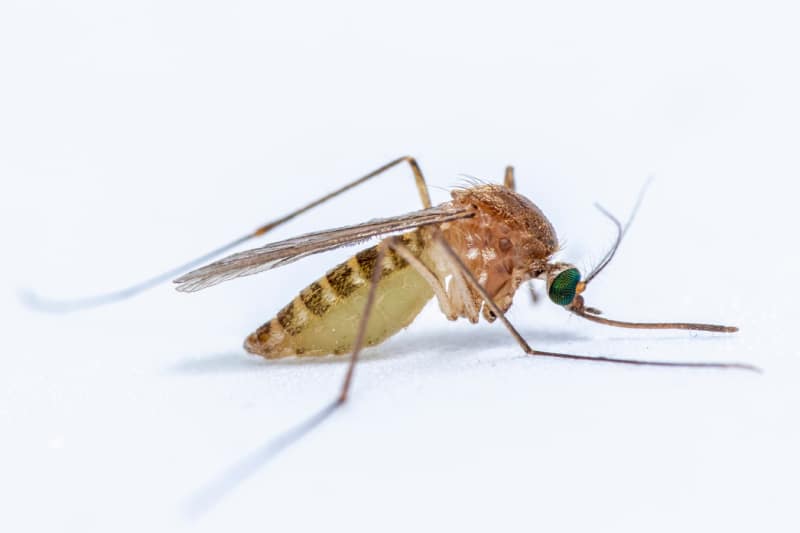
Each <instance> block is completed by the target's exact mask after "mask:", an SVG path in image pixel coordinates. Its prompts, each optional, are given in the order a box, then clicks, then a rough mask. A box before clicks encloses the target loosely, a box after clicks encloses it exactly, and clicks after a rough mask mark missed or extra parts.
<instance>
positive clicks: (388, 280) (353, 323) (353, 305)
mask: <svg viewBox="0 0 800 533" xmlns="http://www.w3.org/2000/svg"><path fill="white" fill-rule="evenodd" d="M401 240H402V242H403V244H404V245H405V246H406V247H407V248H408V249H409V251H411V253H412V254H414V255H415V256H416V257H419V256H420V255H422V252H423V242H422V239H421V236H420V234H419V232H417V231H413V232H410V233H406V234H404V235H402V236H401ZM376 258H377V247H372V248H367V249H366V250H363V251H361V252H359V253H357V254H356V255H355V256H353V257H351V258H350V259H348V260H347V261H345V262H344V263H342V264H340V265H339V266H337V267H336V268H334V269H332V270H330V271H329V272H328V273H327V274H325V275H324V276H323V277H321V278H320V279H318V280H317V281H315V282H314V283H312V284H311V285H309V286H308V287H306V288H305V289H303V291H302V292H301V293H300V295H299V296H297V298H295V299H294V300H292V302H290V303H289V305H287V306H286V307H284V308H283V309H281V310H280V311H279V312H278V315H277V316H276V317H275V318H273V319H272V320H270V321H269V322H267V323H266V324H264V325H263V326H261V327H260V328H258V329H257V330H256V331H255V332H254V333H253V334H251V335H250V336H249V337H248V338H247V340H246V341H245V344H244V347H245V349H246V350H247V351H248V352H251V353H254V354H258V355H262V356H264V357H267V358H269V359H274V358H278V357H286V356H289V355H327V354H340V353H347V352H349V351H351V350H352V348H353V344H354V343H355V337H356V334H357V331H358V325H359V322H360V320H361V316H362V314H363V312H364V305H365V304H366V301H367V293H368V291H369V284H370V279H371V277H372V272H373V269H374V268H375V261H376ZM385 258H386V259H384V266H383V270H382V273H381V278H380V281H379V282H378V288H377V293H376V297H375V304H374V306H373V309H372V313H371V315H370V320H369V322H368V324H367V335H366V344H367V345H375V344H379V343H381V342H383V341H384V340H386V339H387V338H389V337H391V336H392V335H394V334H395V333H397V332H398V331H400V330H401V329H403V328H404V327H406V326H408V325H409V324H410V323H411V321H412V320H414V318H415V317H416V316H417V315H418V314H419V312H420V311H421V310H422V308H423V307H424V306H425V304H426V303H427V302H428V300H430V299H431V298H432V297H433V291H432V290H431V288H430V286H429V285H428V283H427V282H426V281H425V280H424V279H423V278H422V276H420V275H419V274H418V273H417V271H416V270H414V269H413V268H412V267H411V266H409V265H408V263H406V262H405V261H404V260H403V259H401V258H400V257H398V256H397V255H396V254H395V253H394V252H392V251H389V252H387V254H386V255H385Z"/></svg>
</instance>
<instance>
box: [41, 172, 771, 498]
mask: <svg viewBox="0 0 800 533" xmlns="http://www.w3.org/2000/svg"><path fill="white" fill-rule="evenodd" d="M402 163H407V164H408V165H409V166H410V167H411V170H412V171H413V173H414V178H415V180H416V185H417V190H418V192H419V196H420V199H421V201H422V204H423V209H422V210H420V211H416V212H412V213H408V214H405V215H400V216H395V217H390V218H385V219H377V220H372V221H368V222H364V223H361V224H356V225H353V226H346V227H342V228H336V229H331V230H324V231H319V232H315V233H309V234H306V235H301V236H299V237H295V238H292V239H287V240H285V241H279V242H274V243H271V244H267V245H265V246H262V247H260V248H255V249H252V250H247V251H244V252H239V253H236V254H233V255H231V256H228V257H226V258H224V259H221V260H219V261H216V262H214V263H211V264H209V265H206V266H203V267H201V268H197V269H195V270H192V271H190V272H188V273H187V274H183V275H181V276H180V277H179V278H178V279H176V280H175V282H176V283H178V290H180V291H183V292H192V291H196V290H200V289H204V288H206V287H209V286H212V285H215V284H217V283H221V282H223V281H227V280H230V279H233V278H237V277H241V276H247V275H252V274H256V273H258V272H262V271H264V270H270V269H272V268H276V267H279V266H284V265H287V264H289V263H291V262H293V261H296V260H298V259H300V258H303V257H306V256H309V255H312V254H317V253H321V252H325V251H328V250H332V249H335V248H339V247H341V246H346V245H352V244H357V243H361V242H363V241H365V240H367V239H370V238H373V237H382V240H381V241H380V242H379V243H378V244H377V245H376V246H373V247H370V248H367V249H365V250H362V251H360V252H358V253H356V254H355V255H354V256H352V257H351V258H350V259H348V260H347V261H345V262H344V263H342V264H340V265H338V266H337V267H335V268H333V269H331V270H329V271H328V272H327V273H326V274H325V275H324V276H322V277H321V278H319V279H318V280H317V281H315V282H313V283H311V284H310V285H309V286H308V287H306V288H305V289H304V290H303V291H301V292H300V294H299V295H298V296H297V297H296V298H295V299H294V300H293V301H292V302H290V303H289V304H288V305H287V306H285V307H284V308H283V309H281V310H280V311H279V312H278V313H277V315H276V316H275V318H273V319H272V320H270V321H268V322H266V323H265V324H264V325H262V326H261V327H259V328H258V329H257V330H256V331H255V332H253V333H252V334H251V335H250V336H248V337H247V339H246V341H245V349H246V350H247V351H249V352H252V353H255V354H258V355H261V356H264V357H266V358H268V359H274V358H280V357H286V356H291V355H297V356H319V355H326V354H342V353H349V354H350V359H349V365H348V367H347V373H346V374H345V379H344V382H343V384H342V386H341V389H340V392H339V394H338V395H337V397H336V398H335V400H334V401H333V402H332V403H331V404H330V405H329V406H327V407H326V408H325V409H323V410H322V411H320V412H319V413H318V414H317V415H315V416H314V417H312V418H310V419H308V420H307V421H306V422H305V423H303V424H301V425H300V426H298V427H296V428H295V429H293V430H292V431H290V432H287V433H286V434H284V435H283V436H281V437H280V438H278V439H276V440H275V442H274V447H271V448H270V450H272V451H270V455H273V454H274V453H277V452H278V451H279V450H280V449H282V448H283V447H285V446H286V445H287V444H288V443H290V442H292V441H294V440H296V439H298V438H300V437H301V436H302V435H304V434H305V433H307V432H308V431H310V430H311V429H312V428H314V427H315V426H316V425H318V424H319V423H320V422H322V421H323V420H325V419H326V418H327V417H328V416H330V414H331V413H333V412H334V410H335V409H336V408H338V407H339V406H341V405H342V404H343V403H344V402H345V400H346V399H347V397H348V391H349V390H350V385H351V382H352V378H353V371H354V369H355V366H356V363H357V361H358V356H359V353H360V351H361V349H362V348H363V347H364V346H367V345H375V344H378V343H380V342H382V341H384V340H385V339H387V338H388V337H390V336H392V335H394V334H395V333H397V332H398V331H399V330H401V329H402V328H404V327H406V326H407V325H409V324H410V323H411V322H412V321H413V320H414V318H415V317H416V316H417V314H418V313H419V312H420V311H421V310H422V308H423V307H424V306H425V304H426V303H427V302H428V301H429V300H430V299H431V298H434V297H435V298H436V299H437V301H438V304H439V307H440V309H441V310H442V312H443V313H444V315H445V316H446V317H447V318H448V319H450V320H456V319H458V318H462V317H463V318H466V319H467V320H469V321H470V322H473V323H475V322H478V320H479V318H480V317H481V316H483V317H484V319H485V320H487V321H489V322H493V321H495V320H498V319H499V320H500V321H501V322H502V323H503V325H504V326H505V327H506V329H508V331H509V333H511V335H512V336H513V337H514V339H515V340H516V341H517V343H518V344H519V345H520V347H521V348H522V350H523V351H524V352H525V353H526V354H528V355H532V356H544V357H558V358H564V359H574V360H583V361H599V362H610V363H620V364H628V365H650V366H666V367H670V366H671V367H695V368H696V367H705V368H726V369H732V368H735V369H744V370H755V371H758V368H756V367H754V366H752V365H748V364H742V363H707V362H678V361H644V360H639V359H626V358H619V357H603V356H589V355H575V354H565V353H556V352H548V351H541V350H536V349H533V348H532V347H531V346H530V345H529V344H528V343H527V341H526V340H525V339H524V338H523V337H522V335H520V334H519V332H518V331H517V330H516V328H515V327H514V326H513V325H512V324H511V322H509V320H508V318H507V317H506V316H505V312H506V311H507V310H508V309H509V307H510V306H511V303H512V300H513V297H514V294H515V292H516V291H517V290H518V289H519V288H520V286H521V285H522V284H523V283H525V282H527V281H529V280H544V281H545V282H546V284H547V293H548V296H549V298H550V300H551V301H553V302H554V303H555V304H557V305H559V306H562V307H563V308H564V309H566V310H567V311H569V312H571V313H573V314H575V315H578V316H580V317H582V318H585V319H587V320H591V321H594V322H598V323H602V324H606V325H611V326H618V327H625V328H640V329H687V330H701V331H712V332H725V333H730V332H734V331H737V328H735V327H730V326H717V325H712V324H692V323H678V322H663V323H641V322H623V321H619V320H612V319H608V318H605V317H603V316H600V315H601V312H600V311H599V310H597V309H595V308H593V307H588V306H586V305H585V304H584V299H583V293H584V291H585V290H586V288H587V286H588V285H589V283H591V281H592V280H593V279H594V278H595V277H596V276H597V275H598V274H599V273H600V272H601V271H602V270H603V269H604V268H605V267H606V266H607V265H608V264H609V262H610V261H611V259H612V258H613V257H614V254H615V252H616V250H617V249H618V247H619V244H620V242H621V240H622V237H623V236H624V234H625V232H626V230H627V228H628V225H629V224H630V221H629V222H628V224H626V225H625V226H623V225H622V224H620V223H619V221H617V219H616V218H614V217H613V216H612V215H611V214H610V213H608V212H607V211H605V210H604V209H603V208H602V207H600V206H597V207H598V208H599V209H600V210H601V212H603V214H605V215H606V216H608V217H609V218H610V219H611V221H612V222H613V223H614V224H615V225H616V227H617V239H616V242H615V244H614V246H613V247H612V249H611V250H610V251H609V252H608V253H607V254H606V256H605V257H604V258H603V260H602V261H601V262H600V264H599V265H598V266H597V267H596V268H594V269H593V270H592V271H591V272H590V273H589V274H588V275H587V276H586V277H585V278H582V276H581V273H580V272H579V271H578V269H577V268H575V267H574V266H573V265H571V264H568V263H561V262H553V261H552V258H553V255H554V254H555V252H556V251H557V249H558V241H557V238H556V233H555V231H554V229H553V227H552V225H551V224H550V222H549V221H548V220H547V218H546V217H545V216H544V214H543V213H542V212H541V210H539V208H538V207H537V206H536V205H534V204H533V203H532V202H531V201H530V200H528V199H527V198H525V197H524V196H522V195H520V194H518V193H517V192H515V190H514V189H515V187H514V174H513V169H512V168H511V167H507V169H506V174H505V180H504V183H503V185H486V184H478V185H475V186H472V187H467V188H461V189H457V190H455V191H453V192H452V194H451V196H452V199H451V201H449V202H446V203H444V204H442V205H439V206H435V207H434V206H432V205H431V201H430V196H429V194H428V189H427V186H426V184H425V180H424V178H423V176H422V172H421V171H420V169H419V166H418V165H417V163H416V161H415V160H414V159H413V158H410V157H403V158H400V159H397V160H395V161H392V162H390V163H388V164H386V165H384V166H382V167H380V168H379V169H377V170H375V171H373V172H371V173H369V174H367V175H366V176H363V177H361V178H359V179H357V180H355V181H353V182H351V183H349V184H347V185H345V186H343V187H341V188H339V189H338V190H336V191H333V192H332V193H330V194H327V195H325V196H323V197H321V198H319V199H317V200H315V201H313V202H311V203H309V204H307V205H305V206H303V207H301V208H299V209H297V210H295V211H293V212H291V213H289V214H287V215H284V216H283V217H280V218H278V219H276V220H273V221H272V222H269V223H268V224H265V225H263V226H261V227H259V228H257V229H256V230H255V231H253V232H250V233H248V234H246V235H244V236H242V237H240V238H239V239H236V240H234V241H232V242H231V243H229V244H227V245H225V246H223V247H221V248H219V249H217V250H214V251H212V252H210V253H209V254H206V255H204V256H202V257H200V258H198V259H196V260H194V261H192V262H190V263H188V264H186V265H182V266H180V267H178V268H176V269H173V270H170V271H168V272H165V273H163V274H161V275H158V276H156V277H153V278H151V279H149V280H146V281H143V282H141V283H138V284H135V285H133V286H131V287H128V288H125V289H122V290H120V291H116V292H112V293H108V294H104V295H100V296H97V297H93V298H89V299H85V300H76V301H71V302H52V301H43V300H41V299H40V298H36V297H30V299H29V303H32V304H34V305H35V306H36V307H38V308H40V309H44V310H49V311H69V310H75V309H79V308H86V307H94V306H97V305H100V304H105V303H110V302H115V301H119V300H122V299H125V298H128V297H131V296H133V295H135V294H138V293H140V292H142V291H143V290H145V289H148V288H150V287H152V286H154V285H156V284H158V283H161V282H163V281H165V280H167V279H171V278H172V277H174V276H175V275H178V273H184V272H186V271H187V270H189V269H191V268H194V267H197V266H198V265H200V264H202V263H205V262H206V261H207V260H209V259H210V258H213V257H215V256H218V255H221V254H222V253H224V252H226V251H228V250H230V249H232V248H233V247H235V246H238V245H240V244H242V243H244V242H247V241H249V240H251V239H254V238H256V237H260V236H262V235H264V234H265V233H267V232H269V231H270V230H272V229H273V228H275V227H277V226H280V225H281V224H284V223H286V222H288V221H289V220H291V219H293V218H295V217H297V216H298V215H300V214H302V213H305V212H306V211H308V210H310V209H312V208H314V207H315V206H317V205H319V204H321V203H323V202H325V201H327V200H330V199H331V198H333V197H335V196H338V195H339V194H342V193H343V192H345V191H348V190H350V189H352V188H353V187H356V186H358V185H360V184H362V183H364V182H366V181H368V180H370V179H372V178H374V177H376V176H378V175H381V174H382V173H383V172H385V171H386V170H388V169H390V168H392V167H395V166H397V165H400V164H402ZM640 200H641V196H640ZM638 205H639V202H637V205H636V208H635V209H634V214H635V212H636V210H637V209H638ZM632 218H633V215H632V216H631V219H632ZM387 235H388V237H387ZM248 464H249V462H248ZM237 471H238V470H237ZM223 485H229V483H225V484H223ZM216 492H219V491H216Z"/></svg>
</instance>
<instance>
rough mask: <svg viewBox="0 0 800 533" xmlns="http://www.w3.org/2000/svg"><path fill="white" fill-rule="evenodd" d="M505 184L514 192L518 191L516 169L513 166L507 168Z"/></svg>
mask: <svg viewBox="0 0 800 533" xmlns="http://www.w3.org/2000/svg"><path fill="white" fill-rule="evenodd" d="M503 184H504V185H505V186H506V187H507V188H509V189H511V190H512V191H516V190H517V184H516V182H515V181H514V167H512V166H511V165H508V166H507V167H506V177H505V179H504V180H503Z"/></svg>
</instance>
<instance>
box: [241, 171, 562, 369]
mask: <svg viewBox="0 0 800 533" xmlns="http://www.w3.org/2000/svg"><path fill="white" fill-rule="evenodd" d="M445 207H448V208H453V209H456V210H465V211H467V210H471V211H474V215H473V216H472V217H470V218H464V219H460V220H455V221H452V222H445V223H443V224H442V225H441V231H442V233H443V235H444V239H445V240H446V241H447V243H448V244H449V245H450V246H451V247H452V248H453V250H455V251H456V253H458V254H459V255H460V256H461V257H463V258H464V261H465V262H466V264H467V266H468V268H469V269H470V271H471V272H472V273H473V274H474V275H475V276H476V277H477V279H478V280H479V282H480V283H481V284H482V285H483V286H484V287H485V288H486V290H487V291H488V293H489V294H490V295H491V296H492V298H493V299H494V301H495V302H496V303H497V304H498V305H499V306H500V308H501V309H502V310H503V311H506V310H508V308H509V307H510V306H511V302H512V299H513V296H514V292H515V291H516V290H517V288H518V287H519V286H520V285H521V284H522V283H523V282H524V281H527V280H528V279H531V278H536V277H539V276H540V275H541V274H542V273H543V272H547V271H548V267H547V260H548V259H549V257H550V256H551V255H552V254H553V253H554V252H555V251H556V248H557V242H556V237H555V232H554V230H553V228H552V226H551V225H550V223H549V222H548V221H547V219H546V218H545V217H544V215H543V214H542V213H541V211H540V210H539V209H538V208H537V207H536V206H535V205H534V204H533V203H532V202H530V201H529V200H528V199H527V198H525V197H523V196H521V195H519V194H517V193H515V192H513V191H511V190H509V189H508V188H506V187H503V186H498V185H481V186H477V187H472V188H469V189H462V190H457V191H455V192H454V193H453V201H452V202H450V203H449V204H446V205H445ZM384 244H385V245H386V246H387V247H388V248H389V249H388V252H387V254H386V256H385V258H384V261H383V265H382V272H381V273H380V277H379V281H378V284H377V286H376V289H375V291H376V300H375V304H374V308H373V310H372V315H371V317H370V320H369V322H368V325H367V329H366V337H365V344H366V345H374V344H378V343H380V342H382V341H383V340H385V339H386V338H388V337H390V336H391V335H393V334H395V333H396V332H397V331H399V330H400V329H402V328H404V327H406V326H407V325H408V324H410V323H411V321H412V320H414V318H415V317H416V316H417V314H418V313H419V312H420V311H421V310H422V308H423V307H424V305H425V304H426V303H427V302H428V300H430V299H431V298H433V297H434V295H435V294H436V295H438V296H439V303H440V306H441V309H442V311H443V312H444V313H445V315H446V316H447V317H448V318H449V319H451V320H455V319H456V318H458V317H464V318H467V319H468V320H470V321H471V322H477V321H478V316H479V312H480V311H481V309H483V316H484V317H485V318H486V319H487V320H489V321H490V322H491V321H494V320H495V318H496V316H495V315H494V314H493V313H492V311H491V310H490V309H489V308H488V307H486V306H485V305H483V304H484V302H483V301H482V299H481V296H480V295H479V294H478V293H476V292H475V291H474V290H472V289H471V287H470V285H469V282H468V281H467V280H466V279H464V277H463V274H461V273H460V272H459V271H458V270H455V269H453V267H452V265H451V263H450V262H449V261H448V258H447V256H446V255H443V253H442V251H441V249H440V246H439V245H438V244H437V242H436V239H435V238H434V235H433V232H432V230H431V229H430V228H426V227H421V228H419V229H416V230H413V231H411V232H407V233H405V234H403V235H402V236H401V237H400V238H399V239H398V241H397V242H396V243H395V244H394V246H391V243H390V242H385V243H384ZM377 257H378V246H373V247H371V248H368V249H366V250H363V251H361V252H359V253H357V254H356V255H354V256H353V257H351V258H350V259H348V260H347V261H345V262H344V263H342V264H340V265H339V266H337V267H336V268H334V269H332V270H330V271H329V272H328V273H327V274H325V276H323V277H322V278H320V279H319V280H317V281H315V282H314V283H312V284H311V285H309V286H308V287H306V289H304V290H303V291H302V292H301V293H300V295H299V296H298V297H297V298H295V299H294V300H293V301H292V302H291V303H289V305H287V306H286V307H284V308H283V309H282V310H281V311H280V312H279V313H278V315H277V316H276V317H275V318H273V319H272V320H270V321H269V322H267V323H266V324H264V325H263V326H261V327H260V328H259V329H258V330H257V331H256V332H254V333H253V334H252V335H250V336H249V337H248V338H247V340H246V341H245V348H246V349H247V350H248V351H249V352H251V353H255V354H259V355H263V356H265V357H267V358H270V359H271V358H277V357H284V356H288V355H326V354H330V353H335V354H339V353H346V352H348V351H350V350H352V348H353V346H354V342H355V337H356V334H357V329H358V323H359V318H360V316H361V314H362V313H363V311H364V305H365V303H366V299H367V294H368V292H369V285H370V279H371V278H372V274H373V270H374V268H375V266H376V260H377Z"/></svg>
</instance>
